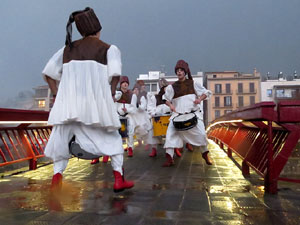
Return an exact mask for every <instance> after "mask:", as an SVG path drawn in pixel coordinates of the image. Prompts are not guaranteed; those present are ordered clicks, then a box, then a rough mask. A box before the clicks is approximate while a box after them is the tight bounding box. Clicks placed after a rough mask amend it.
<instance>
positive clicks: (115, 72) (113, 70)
mask: <svg viewBox="0 0 300 225" xmlns="http://www.w3.org/2000/svg"><path fill="white" fill-rule="evenodd" d="M107 72H108V77H109V81H111V78H112V77H113V76H120V75H121V74H122V61H121V52H120V50H119V49H118V47H117V46H115V45H111V46H110V47H109V49H108V51H107Z"/></svg>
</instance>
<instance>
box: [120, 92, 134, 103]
mask: <svg viewBox="0 0 300 225" xmlns="http://www.w3.org/2000/svg"><path fill="white" fill-rule="evenodd" d="M131 98H132V92H131V91H130V90H128V91H127V92H126V93H123V92H122V96H121V98H120V99H119V100H118V101H117V102H118V103H126V104H130V103H131Z"/></svg>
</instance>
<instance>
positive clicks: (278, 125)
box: [207, 101, 300, 193]
mask: <svg viewBox="0 0 300 225" xmlns="http://www.w3.org/2000/svg"><path fill="white" fill-rule="evenodd" d="M275 106H276V105H275V103H274V102H261V103H258V104H255V105H253V106H250V107H246V108H243V109H240V110H236V111H234V112H231V113H229V114H226V115H224V116H222V117H220V118H218V119H217V120H215V121H213V122H212V124H211V125H210V126H209V127H208V129H207V135H208V137H209V138H210V139H213V140H214V141H215V142H216V143H217V144H219V145H220V147H221V148H223V149H224V146H226V147H227V154H228V156H229V157H231V156H232V152H234V153H236V154H237V155H238V156H239V157H240V158H241V159H242V160H243V162H242V173H243V175H244V176H249V167H251V168H252V169H254V170H255V171H256V172H257V173H258V174H259V175H261V176H263V177H264V178H265V190H266V192H269V193H277V181H278V180H284V181H291V182H297V183H300V180H297V179H289V178H283V177H279V176H280V173H281V171H282V169H283V168H284V166H285V164H286V163H287V161H288V158H289V156H290V155H291V153H292V151H293V149H294V148H295V146H296V144H297V143H298V140H299V138H300V101H284V102H280V103H279V104H278V105H277V110H275Z"/></svg>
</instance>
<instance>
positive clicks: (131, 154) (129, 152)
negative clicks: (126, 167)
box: [127, 147, 133, 157]
mask: <svg viewBox="0 0 300 225" xmlns="http://www.w3.org/2000/svg"><path fill="white" fill-rule="evenodd" d="M127 156H128V157H132V156H133V151H132V148H131V147H129V148H128V155H127Z"/></svg>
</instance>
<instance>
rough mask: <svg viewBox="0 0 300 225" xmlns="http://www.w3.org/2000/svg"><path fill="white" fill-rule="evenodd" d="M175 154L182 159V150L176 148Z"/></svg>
mask: <svg viewBox="0 0 300 225" xmlns="http://www.w3.org/2000/svg"><path fill="white" fill-rule="evenodd" d="M174 152H175V154H176V155H177V157H181V152H180V148H174Z"/></svg>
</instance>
